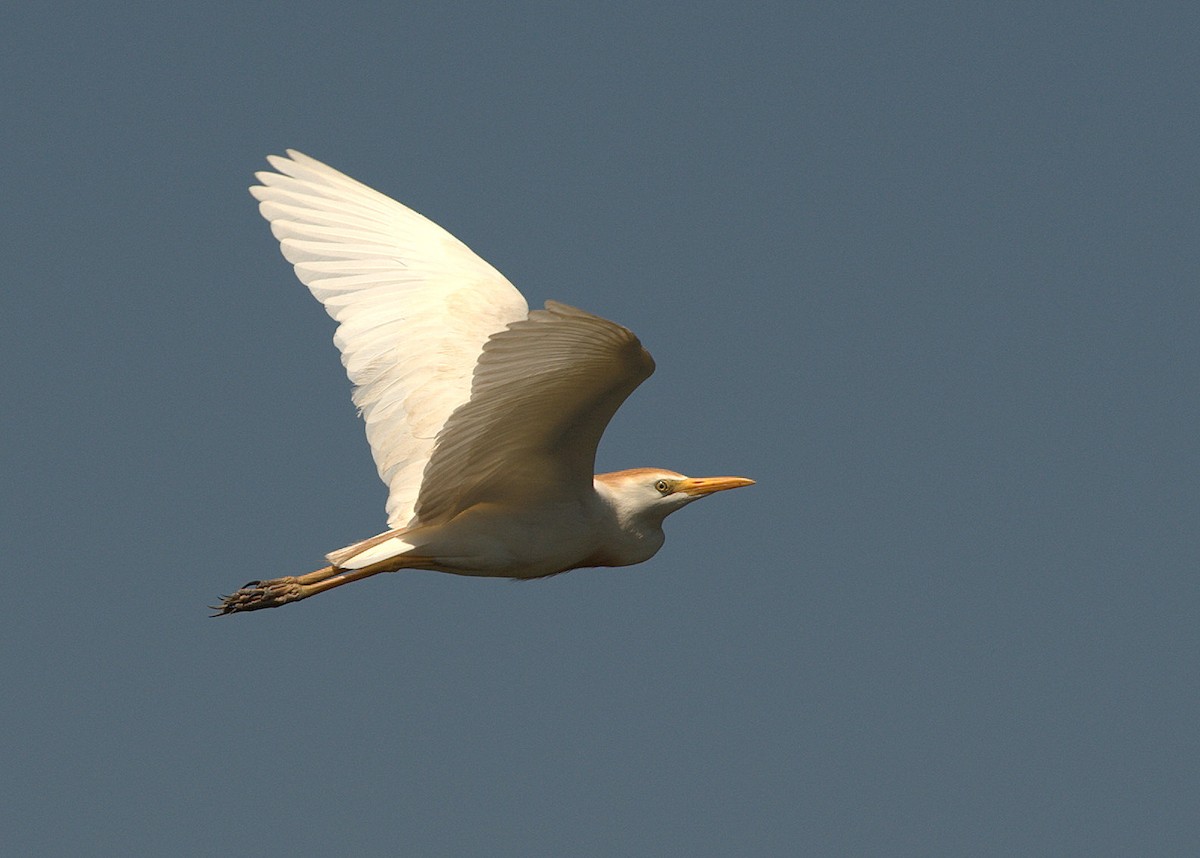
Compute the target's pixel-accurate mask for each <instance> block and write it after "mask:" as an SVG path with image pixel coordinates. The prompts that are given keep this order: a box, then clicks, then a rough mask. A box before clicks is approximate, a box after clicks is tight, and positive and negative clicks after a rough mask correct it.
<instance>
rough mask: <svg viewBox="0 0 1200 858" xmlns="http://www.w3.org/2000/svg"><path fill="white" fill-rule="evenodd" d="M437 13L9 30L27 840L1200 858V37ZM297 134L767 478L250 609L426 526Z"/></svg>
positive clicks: (693, 14)
mask: <svg viewBox="0 0 1200 858" xmlns="http://www.w3.org/2000/svg"><path fill="white" fill-rule="evenodd" d="M406 5H407V4H403V5H402V4H376V5H366V4H361V5H360V4H351V5H348V6H343V7H339V8H338V9H337V10H336V11H334V9H333V7H332V6H327V5H324V4H314V3H304V2H300V3H291V4H287V5H283V4H279V5H273V6H268V5H257V4H256V5H253V6H252V7H246V6H243V5H242V4H236V5H235V4H216V5H213V4H209V5H206V6H201V7H180V6H178V5H174V6H172V5H169V4H168V5H164V4H135V3H122V4H113V3H95V4H86V5H79V6H75V7H72V8H70V9H66V8H54V6H53V4H50V5H46V4H41V5H39V4H25V5H24V6H23V7H20V8H18V9H9V10H8V11H6V12H5V13H4V16H3V22H2V23H3V26H2V27H0V30H2V32H3V35H2V36H0V39H3V42H4V49H3V51H0V75H2V79H3V81H4V83H3V84H2V89H3V101H4V116H5V121H4V123H3V131H2V132H0V134H2V141H3V145H2V146H0V152H2V157H0V180H2V181H0V187H2V189H3V205H2V212H3V228H2V229H0V244H2V245H3V259H4V261H5V276H4V283H5V286H4V289H3V294H4V299H3V300H4V304H3V306H4V312H3V314H2V322H0V324H2V325H3V336H2V337H0V373H2V374H3V396H4V407H3V409H2V410H3V416H2V418H0V419H2V421H3V456H4V462H3V474H4V479H3V500H4V508H5V510H4V520H3V539H4V552H3V556H4V557H5V559H6V562H7V569H6V572H5V574H4V576H3V582H4V583H3V587H4V590H3V592H4V603H5V605H4V606H5V609H6V610H5V620H4V622H3V624H2V625H0V630H2V631H0V634H2V636H3V655H2V656H0V668H2V671H3V675H2V687H3V689H4V698H5V702H4V704H3V705H2V706H0V736H2V737H3V738H2V739H0V754H2V756H0V765H2V767H3V770H4V772H5V775H4V778H5V782H6V783H7V785H8V789H7V791H6V797H5V800H4V802H3V806H2V809H0V830H2V831H3V832H4V835H3V839H4V841H5V842H6V844H7V847H6V848H7V849H9V850H11V851H12V854H112V855H118V854H119V855H129V854H170V855H229V854H246V855H297V856H305V855H313V856H317V855H333V854H361V855H397V854H405V855H455V856H471V855H479V856H498V855H514V856H515V855H521V856H527V855H571V856H575V855H578V856H611V855H655V856H659V855H662V856H666V855H680V856H707V855H713V856H717V855H763V856H775V855H797V854H806V855H866V854H876V855H888V856H899V855H905V856H907V855H912V856H927V855H967V854H970V855H983V854H995V855H1015V854H1046V855H1087V856H1097V855H1133V854H1140V855H1194V854H1197V853H1200V823H1198V822H1197V815H1196V808H1197V806H1198V804H1200V792H1198V789H1197V777H1198V776H1197V770H1198V765H1197V758H1198V751H1200V748H1198V744H1200V743H1198V730H1197V723H1200V711H1198V708H1200V707H1198V704H1197V700H1198V697H1200V694H1198V690H1200V689H1198V687H1197V684H1198V680H1197V677H1198V675H1200V673H1198V669H1197V667H1198V666H1197V653H1198V652H1200V640H1198V633H1197V570H1198V569H1200V562H1198V561H1200V557H1198V554H1200V552H1197V548H1196V533H1197V526H1196V510H1197V506H1198V502H1200V455H1198V445H1197V440H1196V427H1197V418H1198V416H1200V414H1198V410H1200V409H1198V407H1197V394H1198V391H1200V353H1198V352H1200V349H1198V342H1200V339H1198V336H1197V334H1198V331H1197V321H1198V319H1200V312H1198V311H1200V289H1198V285H1200V278H1198V275H1200V217H1198V215H1197V204H1198V202H1200V181H1198V179H1200V167H1198V164H1200V157H1198V156H1200V145H1198V143H1197V140H1198V139H1200V120H1198V117H1200V109H1198V108H1200V53H1198V52H1197V47H1196V46H1197V45H1198V44H1200V14H1198V13H1197V12H1196V10H1195V9H1194V8H1190V7H1187V6H1186V4H1163V5H1158V4H1134V5H1130V6H1128V7H1127V8H1125V9H1124V10H1121V9H1118V8H1117V5H1116V4H1103V5H1095V4H1052V6H1053V8H1046V7H1044V6H1043V7H1039V6H1035V5H1030V4H1020V5H1010V4H957V3H936V4H934V3H925V4H906V5H901V6H895V5H893V4H872V5H860V4H840V3H839V4H820V5H815V4H806V3H780V4H742V3H730V4H697V5H694V6H691V7H688V8H684V7H674V8H672V9H670V10H669V11H668V10H667V9H666V8H665V7H663V8H662V9H660V10H658V11H654V10H648V9H647V8H646V4H636V3H631V4H607V5H602V6H588V5H587V4H524V3H516V4H470V3H467V4H456V5H455V4H423V6H422V7H421V8H406ZM414 5H415V4H414ZM285 147H295V148H298V149H300V150H302V151H304V152H307V153H308V154H311V155H313V156H315V157H317V158H320V159H322V160H325V161H327V162H329V163H331V164H332V165H334V166H336V167H338V168H339V169H342V170H343V171H345V172H347V173H349V174H350V175H352V176H355V177H356V178H358V179H360V180H362V181H364V182H366V183H368V184H370V185H372V186H374V187H377V188H379V189H380V190H382V191H384V192H385V193H388V194H390V195H392V196H395V197H397V198H398V199H400V200H402V201H404V202H406V203H407V204H409V205H411V206H412V207H414V208H416V209H417V210H418V211H421V212H422V213H424V214H426V215H428V216H429V217H431V218H433V219H434V220H436V221H438V222H439V223H441V224H442V225H443V226H445V227H446V228H447V229H449V230H451V231H452V232H454V233H455V234H456V235H458V236H459V237H460V238H462V239H463V240H464V241H465V242H467V244H469V245H470V246H471V247H472V248H473V249H474V250H475V251H476V252H478V253H479V254H480V255H482V256H483V257H484V258H486V259H488V260H489V261H490V262H492V263H493V264H494V265H496V266H497V267H498V268H499V269H500V270H501V271H503V272H504V273H505V274H506V275H507V276H508V277H509V279H511V280H512V281H513V282H514V283H515V284H516V285H517V286H518V287H519V288H521V289H522V291H524V293H525V294H526V296H527V297H528V299H529V300H530V303H531V304H535V305H537V304H540V303H541V302H542V301H544V300H545V299H547V298H554V299H558V300H561V301H565V302H567V303H570V304H574V305H577V306H581V307H584V308H586V309H589V310H591V311H593V312H597V313H600V314H602V315H605V316H607V317H609V318H612V319H615V320H617V321H619V322H621V323H623V324H626V325H628V326H629V327H630V328H632V329H633V330H635V331H636V332H637V333H638V334H639V335H640V336H641V338H642V340H643V342H644V343H645V344H646V345H647V347H648V348H649V349H650V350H651V351H652V352H653V354H654V355H655V358H656V359H657V362H658V372H657V374H656V375H655V376H654V377H653V378H652V379H651V380H650V381H648V382H647V383H646V384H645V385H644V386H643V387H642V388H641V389H640V390H638V391H637V392H636V393H635V394H634V396H633V397H632V399H631V400H630V401H629V402H628V403H627V404H626V406H625V408H624V409H623V410H622V411H621V412H620V414H619V415H618V417H617V419H616V420H615V421H614V423H613V425H612V426H611V427H610V430H609V433H608V435H607V436H606V439H605V442H604V444H603V446H602V448H601V451H600V462H599V465H600V467H601V469H603V470H609V469H616V468H622V467H633V466H649V465H657V466H663V467H668V468H672V469H676V470H680V471H684V472H686V473H692V474H713V473H717V474H720V473H735V474H746V475H748V476H752V477H755V478H757V479H758V480H759V484H758V485H757V486H756V487H754V488H753V489H748V490H744V491H740V492H735V493H731V494H727V495H718V496H716V497H714V498H712V499H710V500H707V501H705V502H703V503H700V504H697V505H695V506H693V507H691V508H689V509H687V510H686V511H684V512H682V513H680V514H678V515H676V516H674V517H673V518H672V519H671V520H670V521H669V522H668V539H667V545H666V547H665V548H664V549H663V551H662V552H661V553H660V554H659V555H658V556H657V557H656V558H654V560H652V561H651V562H649V563H647V564H645V565H643V566H639V567H633V568H629V569H623V570H599V571H579V572H575V573H572V574H569V575H564V576H560V577H557V578H554V579H551V580H548V581H544V582H535V583H526V584H514V583H510V582H506V581H486V580H471V579H461V578H455V577H452V576H443V575H436V574H432V573H405V574H400V575H393V576H381V577H379V578H376V579H372V580H370V581H367V582H364V583H361V584H356V585H354V586H352V587H348V588H344V589H342V590H339V591H337V592H335V593H331V594H329V595H326V596H322V597H320V598H316V599H312V600H309V601H307V602H304V603H302V604H299V605H293V606H288V607H285V608H283V609H279V610H275V611H267V612H262V613H257V614H251V615H246V616H237V617H232V618H226V619H222V620H211V619H208V618H207V611H206V610H205V608H204V606H205V605H206V604H208V603H211V602H212V600H213V599H214V597H215V596H216V595H217V594H218V593H222V592H229V591H230V589H231V588H233V587H236V586H237V585H239V584H241V583H242V582H244V581H245V580H247V579H250V578H256V577H269V576H273V575H280V574H288V573H293V572H303V571H308V570H309V569H312V568H316V566H317V565H320V563H321V557H322V555H323V553H324V552H326V551H328V550H330V549H333V548H337V547H340V546H342V545H344V544H346V543H347V542H350V541H352V540H354V539H357V538H361V537H364V536H367V535H370V534H372V533H375V532H376V531H378V530H379V529H380V528H381V526H382V525H383V520H384V515H383V501H384V487H383V485H382V483H380V482H379V481H378V479H377V477H376V476H375V472H374V467H373V464H372V462H371V459H370V455H369V452H368V449H367V446H366V442H365V439H364V437H363V434H362V431H361V427H360V425H359V423H358V420H357V418H356V416H355V413H354V409H353V407H352V405H351V404H350V400H349V389H348V384H347V383H346V381H345V378H344V376H343V374H342V369H341V366H340V364H339V362H338V360H337V355H336V351H335V349H334V347H333V346H332V344H331V342H330V338H331V335H332V329H333V323H332V321H331V320H330V319H329V318H328V317H327V316H326V315H325V314H324V312H323V311H322V310H321V308H320V306H319V305H318V304H317V303H316V302H315V301H314V300H313V299H312V298H311V296H309V295H308V293H307V291H306V290H305V289H304V287H302V286H301V285H300V284H299V283H298V282H297V281H296V280H295V279H294V277H293V276H292V273H291V271H290V269H289V267H288V266H287V265H286V264H285V263H284V262H283V260H282V259H281V258H280V257H279V254H278V251H277V247H276V243H275V241H274V240H273V239H272V238H271V236H270V234H269V231H268V229H267V226H266V224H265V223H264V222H263V221H262V220H261V219H260V218H259V216H258V214H257V212H256V210H255V207H254V204H253V201H252V200H251V198H250V196H249V195H248V194H247V193H246V187H247V186H248V185H249V184H251V183H252V173H253V171H254V170H257V169H261V168H262V167H263V166H264V161H263V157H264V156H265V155H266V154H267V153H270V152H280V151H282V150H283V149H284V148H285Z"/></svg>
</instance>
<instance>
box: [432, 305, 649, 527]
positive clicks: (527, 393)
mask: <svg viewBox="0 0 1200 858" xmlns="http://www.w3.org/2000/svg"><path fill="white" fill-rule="evenodd" d="M652 372H654V360H653V359H652V358H651V357H650V354H649V352H647V351H646V350H645V349H644V348H642V344H641V343H640V342H639V341H638V338H637V337H635V336H634V335H633V333H632V332H630V331H628V330H627V329H625V328H623V327H621V326H620V325H618V324H616V323H614V322H610V321H608V320H606V319H602V318H600V317H599V316H593V315H592V314H590V313H585V312H584V311H582V310H576V309H574V308H573V307H568V306H566V305H564V304H558V303H556V302H553V301H548V302H547V303H546V309H545V310H536V311H534V312H532V313H530V314H529V317H528V318H527V319H524V320H522V321H518V322H514V323H512V324H510V325H509V326H508V328H507V330H504V331H501V332H500V333H497V334H494V335H493V336H492V337H491V339H489V340H488V342H487V344H486V345H485V346H484V347H483V353H482V354H481V355H480V357H479V364H478V366H477V367H476V369H475V380H474V383H473V385H472V388H471V398H470V400H469V401H468V402H467V403H465V404H464V405H462V406H460V407H459V408H458V409H457V410H456V411H455V412H454V413H453V414H452V415H451V416H450V419H449V420H448V421H447V422H446V426H445V428H443V429H442V432H441V434H440V435H439V436H438V439H437V446H436V448H435V449H434V452H433V458H432V459H431V460H430V462H429V467H428V468H427V469H426V471H425V481H424V483H423V484H422V486H421V494H420V497H419V498H418V500H417V507H416V514H417V519H418V520H419V521H421V522H422V523H423V524H432V523H435V522H439V521H445V520H448V519H450V518H452V517H453V516H454V515H456V514H458V513H459V512H461V511H462V510H465V509H467V508H468V507H471V506H473V505H475V504H478V503H506V502H508V503H513V504H515V505H530V506H532V505H536V504H537V503H539V502H551V501H562V500H569V499H573V498H579V497H581V496H582V495H583V493H584V492H590V491H591V490H592V472H593V470H594V468H595V460H596V446H597V445H598V444H599V443H600V436H601V435H602V434H603V433H604V428H605V427H606V426H607V425H608V422H609V420H611V419H612V416H613V414H615V413H616V411H617V408H619V407H620V405H621V403H622V402H624V401H625V398H626V397H627V396H629V394H630V393H632V392H633V390H634V388H636V387H637V386H638V385H639V384H641V383H642V382H643V381H644V380H646V379H647V378H649V377H650V374H651V373H652Z"/></svg>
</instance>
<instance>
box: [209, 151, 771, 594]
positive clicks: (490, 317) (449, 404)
mask: <svg viewBox="0 0 1200 858" xmlns="http://www.w3.org/2000/svg"><path fill="white" fill-rule="evenodd" d="M270 161H271V164H272V166H274V167H275V168H276V169H277V170H278V171H279V172H278V173H267V172H264V173H259V174H258V178H259V180H260V181H261V182H262V183H263V184H262V185H260V186H255V187H254V188H251V192H252V193H253V194H254V196H255V197H256V198H258V199H259V200H260V210H261V211H262V214H263V216H264V217H266V218H267V220H269V221H270V222H271V227H272V231H273V232H274V233H275V235H276V237H277V238H279V240H280V245H281V249H282V250H283V253H284V256H285V257H286V258H287V259H288V260H289V261H290V262H292V263H293V264H294V265H295V269H296V274H297V276H298V277H299V278H300V280H301V281H302V282H304V283H305V284H306V285H307V286H308V287H309V288H310V290H311V291H312V292H313V294H314V295H315V296H316V297H317V298H318V299H320V300H321V301H322V303H324V304H325V307H326V309H327V310H328V312H329V313H330V315H332V316H333V317H334V318H335V319H337V320H338V321H339V323H340V326H339V328H338V331H337V335H336V336H335V338H334V342H335V343H336V344H337V346H338V348H339V349H340V350H341V352H342V361H343V363H344V364H345V366H346V372H347V374H348V375H349V377H350V380H351V381H352V382H353V383H354V385H355V394H354V401H355V403H356V404H357V405H358V406H359V408H360V409H361V411H362V415H363V418H364V420H365V421H366V424H367V438H368V441H369V442H370V444H371V450H372V453H373V454H374V456H375V461H376V465H377V467H378V469H379V474H380V477H381V478H382V479H383V481H384V482H385V483H386V484H387V485H388V487H389V495H388V504H387V508H388V526H389V530H387V531H385V532H383V533H381V534H379V535H377V536H374V537H371V538H370V539H366V540H363V541H361V542H357V543H355V544H353V545H350V546H347V547H346V548H343V549H339V550H338V551H334V552H331V553H330V554H329V555H328V560H329V562H330V565H329V566H326V567H324V568H323V569H319V570H317V571H316V572H311V573H309V574H307V575H301V576H295V577H290V576H289V577H285V578H275V579H271V580H267V581H252V582H250V583H249V584H247V585H246V586H245V587H243V588H241V589H240V590H238V591H237V592H235V593H234V594H232V595H231V596H227V597H224V598H223V601H222V604H221V606H220V607H219V609H218V610H219V611H220V613H233V612H236V611H246V610H256V609H258V608H267V607H275V606H277V605H281V604H284V603H286V602H290V601H295V600H297V599H302V598H306V597H308V596H311V595H315V594H316V593H319V592H323V591H324V590H328V589H331V588H332V587H336V586H340V585H341V584H345V583H349V582H350V581H355V580H359V579H361V578H365V577H368V576H370V575H374V574H377V573H380V572H391V571H395V570H398V569H406V568H407V569H430V570H435V571H439V572H450V573H454V574H459V575H477V576H484V577H508V578H541V577H545V576H548V575H554V574H557V573H559V572H565V571H568V570H570V569H576V568H580V567H585V566H628V565H631V564H634V563H640V562H642V561H644V560H647V559H649V558H650V557H652V556H653V555H654V554H655V552H657V551H658V549H659V548H660V547H661V546H662V543H663V532H662V521H663V519H664V518H665V517H666V516H667V515H668V514H670V513H671V512H673V511H675V510H676V509H679V508H680V507H682V506H684V505H685V504H687V503H689V502H691V501H692V500H695V499H697V498H699V497H702V496H703V495H706V494H710V493H712V492H714V491H720V490H723V489H729V488H736V487H738V486H743V485H749V484H750V483H751V482H752V481H751V480H748V479H745V478H742V477H713V478H701V479H692V478H688V477H685V476H683V475H682V474H677V473H675V472H674V471H666V470H662V469H654V468H637V469H633V470H628V471H618V472H616V473H611V474H598V475H593V474H592V469H593V466H594V461H595V454H596V446H597V444H598V443H599V440H600V436H601V434H602V433H603V431H604V428H605V427H606V426H607V425H608V422H609V420H610V419H611V417H612V415H613V414H614V413H615V412H616V410H617V408H618V407H619V406H620V404H621V403H622V402H623V401H624V400H625V398H626V397H627V396H628V395H629V394H630V393H631V392H632V391H633V390H634V388H636V387H637V386H638V385H639V384H640V383H641V382H642V381H644V380H645V379H646V378H647V377H649V375H650V374H651V373H652V372H653V371H654V362H653V360H652V359H651V357H650V355H649V353H647V352H646V350H645V349H643V348H642V345H641V343H640V342H639V341H638V339H637V337H635V336H634V335H633V334H632V333H631V332H630V331H628V330H627V329H625V328H623V327H621V326H620V325H617V324H615V323H613V322H609V321H607V320H606V319H602V318H600V317H598V316H593V315H591V314H590V313H586V312H584V311H582V310H577V309H575V308H572V307H567V306H565V305H563V304H558V303H555V302H547V304H546V308H545V309H544V310H536V311H533V312H529V311H528V308H527V306H526V304H525V300H524V298H523V297H522V296H521V294H520V293H519V292H518V291H517V290H516V289H515V288H514V287H513V286H512V285H511V284H510V283H509V282H508V281H507V280H505V279H504V277H503V276H502V275H501V274H500V273H499V272H497V271H496V270H495V269H494V268H492V267H491V266H490V265H488V264H487V263H486V262H484V261H483V260H481V259H480V258H479V257H477V256H475V254H473V253H472V252H471V251H470V250H469V249H468V248H467V247H466V246H465V245H463V244H462V243H461V242H459V241H458V240H457V239H455V238H454V237H453V236H451V235H450V234H449V233H447V232H446V231H445V230H443V229H441V228H440V227H438V226H437V225H436V224H434V223H432V222H431V221H428V220H426V219H425V218H423V217H421V216H420V215H418V214H417V213H415V212H413V211H411V210H409V209H407V208H405V207H404V206H402V205H401V204H400V203H397V202H396V201H395V200H392V199H390V198H388V197H385V196H383V195H382V194H379V193H378V192H376V191H373V190H371V189H370V188H367V187H366V186H365V185H361V184H359V183H358V182H356V181H354V180H353V179H350V178H349V177H347V176H344V175H343V174H341V173H339V172H337V171H336V170H333V169H332V168H330V167H328V166H326V165H324V164H321V163H320V162H318V161H314V160H313V159H311V158H308V157H307V156H304V155H301V154H300V153H298V152H294V151H289V153H288V157H287V158H280V157H272V158H271V159H270Z"/></svg>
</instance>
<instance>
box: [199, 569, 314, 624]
mask: <svg viewBox="0 0 1200 858" xmlns="http://www.w3.org/2000/svg"><path fill="white" fill-rule="evenodd" d="M304 596H305V594H304V592H303V591H302V589H301V584H300V581H299V580H298V579H297V578H295V577H293V576H290V575H289V576H287V577H284V578H272V579H270V580H269V581H250V582H249V583H247V584H245V585H243V586H242V587H241V588H239V589H238V590H237V592H235V593H233V594H231V595H229V596H222V597H221V604H220V605H209V607H210V608H212V609H213V610H214V611H216V613H215V614H213V615H212V616H214V617H220V616H224V615H225V614H236V613H238V612H239V611H259V610H262V609H263V608H277V607H279V606H280V605H286V604H287V603H288V602H294V601H296V600H297V599H303V598H304Z"/></svg>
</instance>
